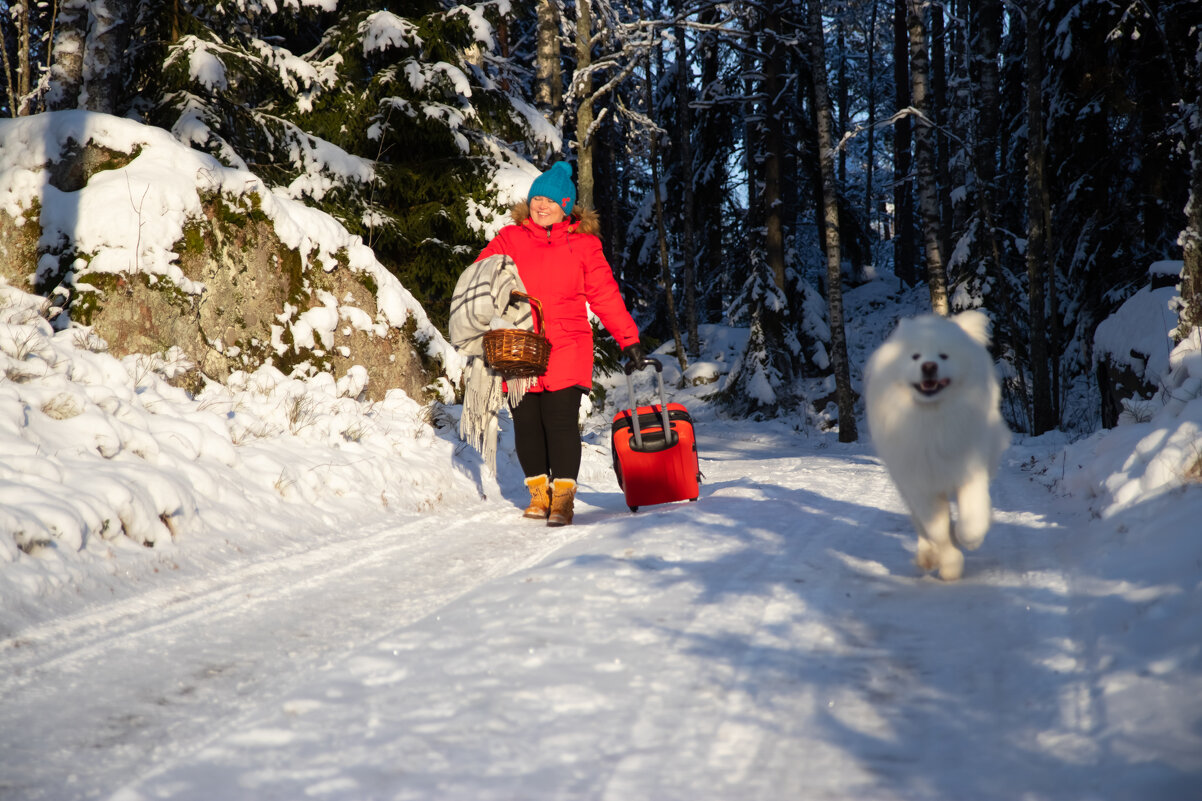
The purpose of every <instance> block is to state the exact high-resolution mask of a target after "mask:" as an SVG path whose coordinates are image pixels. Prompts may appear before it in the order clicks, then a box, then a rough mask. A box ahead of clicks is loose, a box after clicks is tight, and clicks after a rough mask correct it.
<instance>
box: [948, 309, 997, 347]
mask: <svg viewBox="0 0 1202 801" xmlns="http://www.w3.org/2000/svg"><path fill="white" fill-rule="evenodd" d="M951 320H952V322H953V323H955V324H956V325H958V326H960V328H961V329H963V331H964V333H966V334H968V335H969V336H970V337H972V338H973V339H974V340H976V341H977V342H979V343H980V344H981V345H982V346H984V347H986V348H987V347H989V334H990V329H991V327H992V323H991V322H990V320H989V318H988V317H987V316H986V315H985V313H984V312H980V311H977V310H976V309H970V310H969V311H962V312H960V313H959V314H957V315H955V316H954V317H952V318H951Z"/></svg>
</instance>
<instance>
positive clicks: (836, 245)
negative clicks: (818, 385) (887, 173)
mask: <svg viewBox="0 0 1202 801" xmlns="http://www.w3.org/2000/svg"><path fill="white" fill-rule="evenodd" d="M808 5H809V39H810V63H811V64H812V65H813V69H812V70H811V71H810V72H811V75H812V76H813V81H814V111H815V114H816V116H817V118H818V120H817V122H818V153H819V155H818V162H819V164H820V165H821V172H822V181H821V182H820V183H821V189H820V195H821V197H820V202H821V204H822V208H823V229H822V232H823V239H824V242H825V243H826V283H827V292H826V299H827V308H828V313H829V315H830V325H831V368H832V369H833V370H834V372H835V393H836V397H837V398H838V405H839V441H840V442H855V441H856V439H857V438H858V434H857V431H856V415H855V393H854V392H853V391H852V388H851V372H850V369H849V367H848V360H847V335H846V332H845V329H844V325H843V281H842V270H841V264H840V263H841V261H842V259H841V248H840V231H839V196H838V192H837V189H836V186H835V150H834V142H833V136H832V134H831V126H832V125H833V115H832V113H831V99H830V94H829V92H828V89H827V85H826V70H825V69H824V68H823V67H824V65H825V64H826V46H825V41H824V40H823V34H822V12H821V9H820V8H819V7H818V2H817V0H810V2H809V3H808Z"/></svg>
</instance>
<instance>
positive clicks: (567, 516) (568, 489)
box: [547, 478, 576, 526]
mask: <svg viewBox="0 0 1202 801" xmlns="http://www.w3.org/2000/svg"><path fill="white" fill-rule="evenodd" d="M575 500H576V482H575V481H573V480H572V479H570V478H557V479H555V485H554V487H553V488H552V490H551V514H550V516H549V517H547V525H548V526H566V525H568V524H569V523H571V522H572V504H573V503H574V502H575Z"/></svg>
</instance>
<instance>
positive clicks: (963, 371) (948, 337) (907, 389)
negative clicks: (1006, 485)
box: [864, 311, 1010, 581]
mask: <svg viewBox="0 0 1202 801" xmlns="http://www.w3.org/2000/svg"><path fill="white" fill-rule="evenodd" d="M988 345H989V318H988V317H986V316H985V315H984V314H982V313H981V312H978V311H967V312H963V313H961V314H958V315H956V316H955V317H952V318H950V319H949V318H946V317H939V316H936V315H926V316H923V317H916V318H914V319H908V320H902V321H901V323H900V324H899V325H898V326H897V329H896V330H895V331H894V332H893V334H892V335H890V337H889V338H888V339H887V340H885V342H884V343H883V344H882V345H881V346H880V347H879V348H878V349H877V350H876V352H875V353H873V354H872V357H871V358H870V359H869V360H868V365H867V368H866V370H865V373H864V380H865V384H866V386H865V404H866V405H867V410H868V426H869V428H870V429H871V431H872V441H873V445H874V446H875V447H876V451H877V454H878V455H879V456H880V457H881V461H883V462H884V463H885V468H886V469H887V470H888V471H889V476H890V477H891V478H892V479H893V483H894V484H896V485H897V489H898V491H899V492H900V493H901V496H902V500H904V501H905V502H906V506H908V507H909V509H910V519H911V520H912V521H913V523H914V528H915V529H917V530H918V556H917V560H916V561H917V562H918V566H919V567H920V568H922V569H923V570H935V569H938V570H939V577H940V578H942V579H945V580H947V581H955V580H956V579H958V578H960V575H961V573H963V571H964V554H962V553H961V552H960V550H959V549H958V548H957V547H956V544H957V543H958V544H959V545H960V546H961V547H963V548H965V549H967V550H970V551H971V550H975V549H977V548H979V547H980V546H981V543H982V542H984V541H985V533H986V532H987V531H988V530H989V523H990V519H991V517H992V516H993V508H992V502H991V501H990V498H989V482H990V479H992V477H993V475H994V474H995V473H996V472H997V468H998V464H999V462H1000V461H1001V456H1002V452H1003V451H1004V450H1006V448H1007V447H1008V446H1009V444H1010V429H1008V428H1007V427H1006V423H1005V421H1003V420H1002V415H1001V412H1000V411H999V409H998V401H999V398H1000V397H1001V390H1000V388H999V386H998V380H997V375H996V374H995V373H994V369H993V359H992V357H991V356H990V355H989V351H988V349H987V348H988ZM953 498H954V499H955V501H956V506H957V512H958V514H957V519H956V527H955V533H954V539H953V530H952V520H951V507H950V501H951V500H952V499H953Z"/></svg>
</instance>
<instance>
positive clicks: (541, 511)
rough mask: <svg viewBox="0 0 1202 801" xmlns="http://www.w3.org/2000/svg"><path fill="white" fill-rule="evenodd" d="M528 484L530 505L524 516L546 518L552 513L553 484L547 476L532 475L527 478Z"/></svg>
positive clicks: (535, 518) (538, 518) (536, 518)
mask: <svg viewBox="0 0 1202 801" xmlns="http://www.w3.org/2000/svg"><path fill="white" fill-rule="evenodd" d="M526 486H527V487H529V488H530V505H529V506H527V507H526V511H525V512H523V513H522V517H529V518H532V519H534V520H546V519H547V515H548V514H550V513H551V486H550V484H548V483H547V476H546V475H545V474H544V475H541V476H531V477H530V478H528V479H526Z"/></svg>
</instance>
